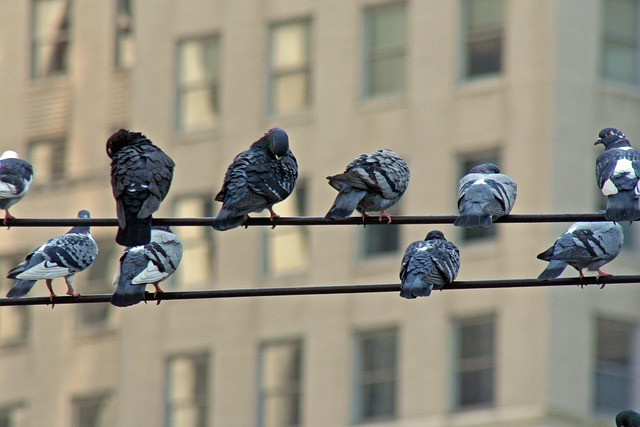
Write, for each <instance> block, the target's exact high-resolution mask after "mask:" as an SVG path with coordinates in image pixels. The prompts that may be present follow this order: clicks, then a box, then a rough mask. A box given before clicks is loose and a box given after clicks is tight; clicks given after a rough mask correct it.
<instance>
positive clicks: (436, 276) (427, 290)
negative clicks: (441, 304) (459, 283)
mask: <svg viewBox="0 0 640 427" xmlns="http://www.w3.org/2000/svg"><path fill="white" fill-rule="evenodd" d="M459 270H460V251H459V250H458V248H457V247H456V246H455V245H454V244H453V243H451V242H449V241H447V239H445V238H444V234H442V232H441V231H438V230H433V231H430V232H429V233H428V234H427V237H426V238H425V239H424V240H419V241H417V242H413V243H411V244H410V245H409V246H408V247H407V249H406V250H405V251H404V256H403V257H402V264H401V267H400V280H401V282H402V285H401V288H400V296H401V297H403V298H407V299H414V298H416V297H427V296H429V295H430V294H431V290H432V289H433V288H434V287H435V288H436V289H442V288H443V287H444V286H445V285H447V284H449V283H451V282H453V281H454V280H455V278H456V276H457V275H458V271H459Z"/></svg>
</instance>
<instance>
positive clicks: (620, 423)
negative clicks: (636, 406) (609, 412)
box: [616, 409, 640, 427]
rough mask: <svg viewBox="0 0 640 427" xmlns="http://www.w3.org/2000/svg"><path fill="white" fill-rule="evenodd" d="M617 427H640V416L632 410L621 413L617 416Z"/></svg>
mask: <svg viewBox="0 0 640 427" xmlns="http://www.w3.org/2000/svg"><path fill="white" fill-rule="evenodd" d="M616 427H640V414H639V413H637V412H636V411H632V410H631V409H627V410H625V411H621V412H619V413H618V415H616Z"/></svg>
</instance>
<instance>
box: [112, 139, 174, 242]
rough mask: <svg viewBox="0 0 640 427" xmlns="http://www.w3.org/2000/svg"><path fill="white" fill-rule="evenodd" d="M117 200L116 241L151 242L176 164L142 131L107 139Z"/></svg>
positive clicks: (114, 192)
mask: <svg viewBox="0 0 640 427" xmlns="http://www.w3.org/2000/svg"><path fill="white" fill-rule="evenodd" d="M107 154H108V155H109V157H110V158H111V188H112V190H113V197H115V199H116V213H117V216H118V233H117V234H116V242H117V243H118V244H120V245H122V246H126V247H131V246H139V245H146V244H147V243H149V241H150V239H151V218H152V214H153V213H154V212H155V211H157V210H158V208H159V207H160V203H161V202H162V201H163V200H164V198H165V197H166V196H167V193H168V192H169V187H170V186H171V180H172V178H173V168H174V167H175V163H174V162H173V160H171V158H170V157H169V156H167V155H166V154H165V153H164V152H163V151H162V150H161V149H160V148H158V147H157V146H155V145H153V143H152V142H151V141H150V140H149V139H148V138H147V137H146V136H144V135H143V134H141V133H140V132H131V131H128V130H126V129H120V130H119V131H117V132H116V133H114V134H113V135H111V136H110V137H109V139H108V140H107Z"/></svg>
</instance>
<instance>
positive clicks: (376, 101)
mask: <svg viewBox="0 0 640 427" xmlns="http://www.w3.org/2000/svg"><path fill="white" fill-rule="evenodd" d="M406 106H407V97H406V94H404V93H402V94H397V95H384V96H375V97H370V98H369V97H363V98H360V102H359V106H358V107H359V111H360V112H361V113H374V112H378V111H388V110H390V109H400V108H405V107H406Z"/></svg>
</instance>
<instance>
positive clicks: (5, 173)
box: [0, 151, 33, 225]
mask: <svg viewBox="0 0 640 427" xmlns="http://www.w3.org/2000/svg"><path fill="white" fill-rule="evenodd" d="M32 181H33V166H31V163H29V162H27V161H26V160H22V159H19V158H18V154H17V153H16V152H15V151H5V152H4V153H2V156H0V209H4V210H5V214H4V221H3V223H4V225H7V220H8V219H13V218H14V217H13V215H11V214H10V213H9V208H10V207H11V206H13V205H15V204H16V203H18V202H19V201H20V200H22V198H23V197H24V196H25V195H26V194H27V191H29V187H30V186H31V182H32Z"/></svg>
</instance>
